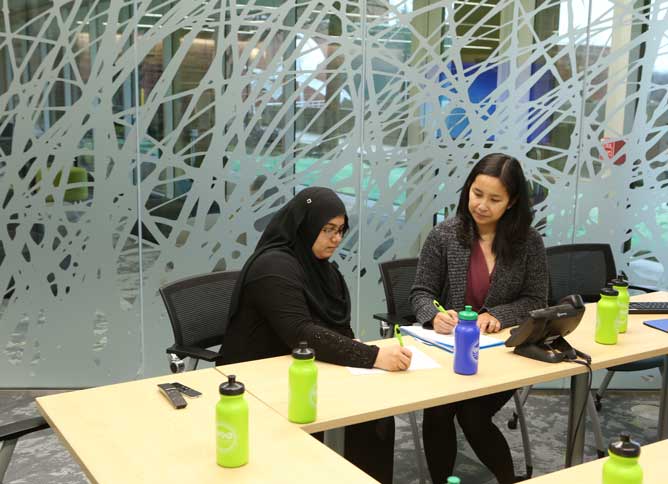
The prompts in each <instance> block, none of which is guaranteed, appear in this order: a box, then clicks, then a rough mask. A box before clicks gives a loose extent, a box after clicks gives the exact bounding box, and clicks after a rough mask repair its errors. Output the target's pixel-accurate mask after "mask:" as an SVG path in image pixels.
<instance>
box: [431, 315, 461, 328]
mask: <svg viewBox="0 0 668 484" xmlns="http://www.w3.org/2000/svg"><path fill="white" fill-rule="evenodd" d="M457 321H459V317H458V316H457V311H455V310H453V309H448V310H447V311H446V312H440V311H439V312H438V313H437V314H436V316H434V319H432V320H431V322H432V324H433V325H434V331H436V332H437V333H440V334H450V333H452V332H453V331H454V330H455V326H457Z"/></svg>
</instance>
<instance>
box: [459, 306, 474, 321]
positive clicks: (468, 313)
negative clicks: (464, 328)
mask: <svg viewBox="0 0 668 484" xmlns="http://www.w3.org/2000/svg"><path fill="white" fill-rule="evenodd" d="M459 319H463V320H465V321H475V320H476V319H478V313H476V312H475V311H474V310H473V308H472V307H471V306H464V310H463V311H459Z"/></svg>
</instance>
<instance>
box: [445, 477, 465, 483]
mask: <svg viewBox="0 0 668 484" xmlns="http://www.w3.org/2000/svg"><path fill="white" fill-rule="evenodd" d="M461 482H462V480H461V479H460V478H459V477H457V476H450V477H448V480H447V481H445V484H461Z"/></svg>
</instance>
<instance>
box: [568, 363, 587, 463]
mask: <svg viewBox="0 0 668 484" xmlns="http://www.w3.org/2000/svg"><path fill="white" fill-rule="evenodd" d="M587 382H588V374H587V373H582V374H580V375H575V376H572V377H571V393H570V398H569V402H568V431H567V432H566V438H567V440H566V467H570V466H573V465H577V464H581V463H582V457H583V454H584V435H585V417H586V416H585V415H582V422H581V423H580V426H579V427H578V432H577V435H575V436H574V435H573V434H575V427H576V425H577V421H576V420H577V418H578V417H579V416H580V412H581V411H584V413H585V414H586V407H585V405H586V404H587ZM571 444H572V445H573V447H572V448H569V446H570V445H571Z"/></svg>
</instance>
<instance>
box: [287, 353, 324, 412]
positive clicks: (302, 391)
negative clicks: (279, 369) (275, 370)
mask: <svg viewBox="0 0 668 484" xmlns="http://www.w3.org/2000/svg"><path fill="white" fill-rule="evenodd" d="M288 377H289V397H288V420H290V422H294V423H309V422H313V421H315V419H316V416H317V409H318V367H317V366H315V352H314V351H313V350H312V349H311V348H309V347H308V343H307V342H306V341H302V342H300V343H299V347H298V348H295V349H294V350H293V351H292V364H291V365H290V370H289V374H288Z"/></svg>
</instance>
